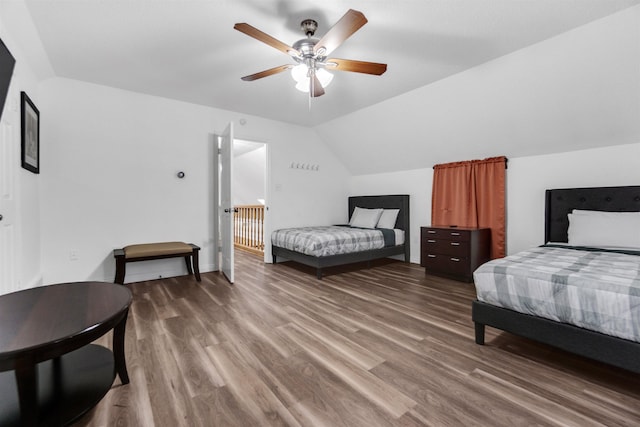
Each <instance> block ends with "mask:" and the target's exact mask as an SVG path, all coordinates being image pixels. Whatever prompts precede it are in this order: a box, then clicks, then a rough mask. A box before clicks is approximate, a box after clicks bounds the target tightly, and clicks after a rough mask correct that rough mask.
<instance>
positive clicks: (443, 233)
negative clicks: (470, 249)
mask: <svg viewBox="0 0 640 427" xmlns="http://www.w3.org/2000/svg"><path fill="white" fill-rule="evenodd" d="M423 233H424V234H423V237H425V238H427V239H434V238H435V239H446V240H461V241H466V242H468V241H469V240H471V237H470V236H471V233H470V232H469V231H468V230H459V229H456V228H429V227H425V228H424V229H423Z"/></svg>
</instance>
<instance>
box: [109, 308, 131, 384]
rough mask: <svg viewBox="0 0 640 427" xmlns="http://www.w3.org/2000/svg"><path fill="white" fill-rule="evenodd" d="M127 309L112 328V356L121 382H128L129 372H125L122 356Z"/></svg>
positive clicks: (125, 365)
mask: <svg viewBox="0 0 640 427" xmlns="http://www.w3.org/2000/svg"><path fill="white" fill-rule="evenodd" d="M128 314H129V309H127V311H126V312H125V314H124V317H123V318H122V320H121V321H120V323H118V324H117V325H116V327H115V328H114V329H113V357H114V361H115V365H116V372H117V373H118V376H119V377H120V381H122V384H129V374H128V373H127V361H126V360H125V357H124V332H125V328H126V326H127V316H128Z"/></svg>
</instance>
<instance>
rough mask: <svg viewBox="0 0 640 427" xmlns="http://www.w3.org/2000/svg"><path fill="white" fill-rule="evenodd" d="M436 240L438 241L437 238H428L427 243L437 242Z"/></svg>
mask: <svg viewBox="0 0 640 427" xmlns="http://www.w3.org/2000/svg"><path fill="white" fill-rule="evenodd" d="M435 242H436V241H435V240H433V239H428V240H427V243H435Z"/></svg>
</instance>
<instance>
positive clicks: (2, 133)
mask: <svg viewBox="0 0 640 427" xmlns="http://www.w3.org/2000/svg"><path fill="white" fill-rule="evenodd" d="M14 95H15V93H13V92H9V96H8V97H7V102H6V105H5V109H4V112H3V113H2V120H1V121H0V295H1V294H5V293H9V292H13V291H17V290H19V284H18V283H17V281H16V280H17V276H18V274H17V273H18V272H17V271H16V265H17V260H16V256H15V254H16V251H17V249H18V247H17V246H18V245H17V238H18V230H17V229H16V219H17V218H16V194H15V189H16V176H17V173H18V171H17V169H16V168H19V167H20V166H19V164H20V160H19V155H20V140H19V135H18V129H19V123H20V122H19V121H18V113H17V111H16V110H17V108H15V106H14V107H12V106H11V104H12V100H14ZM14 102H15V101H14ZM0 108H2V106H1V105H0Z"/></svg>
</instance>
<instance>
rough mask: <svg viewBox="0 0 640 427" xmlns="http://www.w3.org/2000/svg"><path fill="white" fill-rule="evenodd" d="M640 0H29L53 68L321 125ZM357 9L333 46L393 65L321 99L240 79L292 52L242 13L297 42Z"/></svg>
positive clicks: (335, 86) (334, 87)
mask: <svg viewBox="0 0 640 427" xmlns="http://www.w3.org/2000/svg"><path fill="white" fill-rule="evenodd" d="M638 3H639V1H638V0H376V1H371V0H352V1H349V2H345V1H342V0H325V1H323V2H317V1H309V0H273V1H267V0H208V1H205V0H184V1H168V0H166V1H165V0H144V1H143V0H130V1H124V0H119V1H104V0H65V1H49V0H26V4H27V8H28V11H29V14H30V15H31V18H32V21H33V24H34V26H35V29H36V31H37V34H38V35H39V38H40V40H41V42H42V46H43V48H44V51H45V52H46V56H47V57H48V59H49V62H50V65H51V68H52V70H53V73H54V74H55V75H57V76H59V77H67V78H71V79H78V80H82V81H87V82H93V83H97V84H101V85H107V86H112V87H117V88H122V89H126V90H131V91H135V92H140V93H146V94H152V95H157V96H162V97H166V98H171V99H176V100H181V101H186V102H190V103H195V104H202V105H207V106H212V107H216V108H221V109H225V110H231V111H237V112H240V113H243V114H252V115H257V116H261V117H265V118H270V119H275V120H280V121H284V122H290V123H294V124H299V125H303V126H315V125H319V124H322V123H326V122H327V121H330V120H332V119H336V118H339V117H341V116H344V115H346V114H349V113H352V112H355V111H357V110H360V109H362V108H365V107H368V106H371V105H374V104H377V103H380V102H381V101H385V100H388V99H391V98H393V97H396V96H398V95H400V94H403V93H406V92H409V91H412V90H414V89H416V88H420V87H423V86H425V85H429V84H431V83H434V82H436V81H439V80H442V79H445V78H447V77H449V76H452V75H454V74H457V73H460V72H462V71H464V70H467V69H470V68H472V67H476V66H478V65H479V64H482V63H485V62H487V61H490V60H492V59H495V58H498V57H501V56H503V55H506V54H509V53H511V52H514V51H517V50H519V49H522V48H524V47H527V46H530V45H532V44H535V43H537V42H540V41H542V40H545V39H548V38H551V37H554V36H556V35H558V34H561V33H564V32H567V31H569V30H571V29H573V28H576V27H579V26H581V25H584V24H586V23H589V22H591V21H594V20H597V19H599V18H602V17H604V16H607V15H610V14H613V13H615V12H617V11H619V10H622V9H624V8H627V7H630V6H633V5H637V4H638ZM349 8H352V9H356V10H359V11H361V12H363V13H364V15H365V16H366V17H367V18H368V21H369V22H368V23H367V24H366V25H365V26H364V27H362V28H361V29H360V30H359V31H358V32H356V33H355V34H354V35H353V36H352V37H351V38H349V39H348V40H347V41H346V42H344V44H342V45H341V46H340V47H339V48H338V49H337V50H336V51H335V52H334V55H335V56H336V57H339V58H349V59H356V60H364V61H373V62H382V63H387V64H388V70H387V72H386V73H385V74H384V75H382V76H379V77H378V76H371V75H365V74H356V73H348V72H335V78H334V79H333V82H332V84H331V85H330V86H329V87H328V88H327V90H326V94H325V95H324V96H322V97H319V98H315V99H313V100H311V101H310V100H309V98H308V97H307V96H306V95H305V94H304V93H302V92H299V91H297V90H295V88H294V81H293V79H292V78H291V76H290V75H289V73H281V74H278V75H275V76H270V77H267V78H264V79H260V80H256V81H253V82H244V81H241V80H240V77H241V76H245V75H248V74H252V73H255V72H258V71H261V70H264V69H268V68H271V67H275V66H278V65H283V64H288V63H291V62H292V60H291V58H289V57H288V56H287V55H285V54H283V53H282V52H279V51H278V50H276V49H273V48H271V47H269V46H267V45H265V44H263V43H260V42H259V41H257V40H255V39H252V38H250V37H248V36H246V35H245V34H242V33H240V32H238V31H235V30H234V29H233V26H234V24H235V23H237V22H246V23H249V24H251V25H253V26H254V27H257V28H258V29H260V30H262V31H264V32H265V33H268V34H270V35H271V36H273V37H275V38H277V39H279V40H281V41H283V42H285V43H287V44H293V43H294V42H295V41H296V40H298V39H301V38H303V35H302V33H301V31H300V28H299V23H300V21H301V20H303V19H306V18H312V19H315V20H316V21H317V22H318V24H319V29H318V32H317V35H319V36H322V35H323V34H324V33H325V32H326V31H327V30H328V29H329V28H330V27H331V26H332V25H333V24H334V23H335V22H336V21H338V19H340V17H341V16H342V15H343V14H344V13H345V12H346V11H347V9H349Z"/></svg>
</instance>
